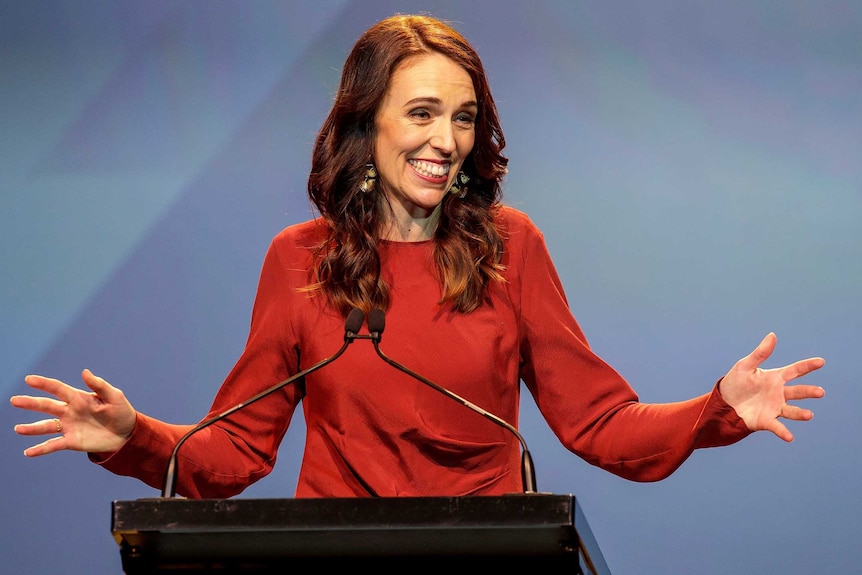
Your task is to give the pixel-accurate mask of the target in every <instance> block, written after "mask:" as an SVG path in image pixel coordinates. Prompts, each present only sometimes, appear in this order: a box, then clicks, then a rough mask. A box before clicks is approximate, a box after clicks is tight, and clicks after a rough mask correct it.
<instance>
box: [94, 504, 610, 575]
mask: <svg viewBox="0 0 862 575" xmlns="http://www.w3.org/2000/svg"><path fill="white" fill-rule="evenodd" d="M111 530H112V532H113V535H114V538H115V539H116V540H117V543H118V544H119V546H120V555H121V559H122V564H123V571H124V572H125V573H126V574H127V575H139V574H146V573H168V572H170V573H179V572H182V573H240V572H241V573H257V574H264V573H265V574H274V573H288V572H290V571H291V570H295V569H296V568H298V567H312V568H317V567H320V568H323V567H350V568H357V567H370V568H372V569H375V570H376V571H377V572H378V573H379V572H393V573H394V572H396V570H397V571H398V572H404V570H405V569H416V568H428V567H438V568H444V569H447V570H448V571H450V572H453V571H454V572H458V571H464V572H466V570H467V569H470V570H471V571H472V570H473V569H487V568H499V567H506V568H520V567H534V568H542V569H546V568H549V567H550V568H552V569H554V571H545V573H554V572H562V573H576V574H583V575H608V574H609V570H608V568H607V565H606V563H605V561H604V558H603V557H602V554H601V552H600V550H599V548H598V546H597V544H596V541H595V539H594V538H593V535H592V533H591V531H590V528H589V526H588V525H587V522H586V518H585V517H584V515H583V513H582V512H581V509H580V506H579V505H578V504H577V501H576V500H575V498H574V496H572V495H553V494H543V493H533V494H513V495H503V496H499V497H488V496H476V497H392V498H390V497H386V498H350V499H347V498H334V499H241V498H238V499H203V500H191V499H183V498H160V499H137V500H132V501H114V502H113V516H112V526H111ZM446 575H448V574H446Z"/></svg>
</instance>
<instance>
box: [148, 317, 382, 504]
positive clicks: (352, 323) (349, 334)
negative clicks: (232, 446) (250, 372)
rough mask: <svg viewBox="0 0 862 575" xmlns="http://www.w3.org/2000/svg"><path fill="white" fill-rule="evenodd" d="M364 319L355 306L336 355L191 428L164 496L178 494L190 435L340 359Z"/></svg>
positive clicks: (170, 462)
mask: <svg viewBox="0 0 862 575" xmlns="http://www.w3.org/2000/svg"><path fill="white" fill-rule="evenodd" d="M364 319H365V314H364V313H363V312H362V310H361V309H359V308H353V309H352V310H350V313H349V314H348V315H347V320H346V321H345V322H344V344H343V345H342V346H341V349H339V350H338V351H337V352H335V354H334V355H331V356H329V357H327V358H326V359H323V360H321V361H319V362H317V363H316V364H314V365H312V366H311V367H309V368H307V369H304V370H302V371H300V372H298V373H295V374H293V375H292V376H290V377H288V378H287V379H285V380H283V381H281V382H279V383H277V384H275V385H273V386H272V387H270V388H268V389H265V390H263V391H261V392H260V393H258V394H257V395H255V396H254V397H251V398H250V399H247V400H246V401H244V402H242V403H239V404H237V405H234V406H233V407H231V408H230V409H228V410H226V411H223V412H221V413H219V414H218V415H215V416H213V417H211V418H209V419H207V420H204V421H202V422H200V423H198V424H197V425H196V426H195V427H193V428H192V429H191V430H189V432H188V433H186V434H185V435H184V436H183V437H182V438H181V439H180V440H179V441H178V442H177V444H176V445H175V446H174V450H173V452H172V453H171V457H170V459H168V467H167V469H166V470H165V482H164V486H163V488H162V497H165V498H170V497H174V495H175V494H176V489H177V453H179V450H180V447H182V445H183V444H184V443H185V442H186V440H187V439H188V438H189V437H191V436H192V435H194V434H195V433H197V432H198V431H200V430H201V429H204V428H205V427H209V426H210V425H212V424H213V423H216V422H218V421H221V420H222V419H224V418H225V417H227V416H229V415H231V414H232V413H234V412H236V411H239V410H240V409H242V408H243V407H245V406H247V405H250V404H252V403H254V402H255V401H257V400H259V399H263V398H264V397H266V396H267V395H269V394H271V393H274V392H276V391H278V390H279V389H281V388H283V387H285V386H286V385H290V384H291V383H293V382H294V381H296V380H297V379H300V378H302V377H305V376H306V375H308V374H309V373H311V372H312V371H316V370H318V369H320V368H321V367H323V366H324V365H326V364H328V363H331V362H333V361H335V360H336V359H338V357H339V356H340V355H341V354H342V353H344V351H345V350H346V349H347V346H348V345H350V344H351V343H353V340H354V339H356V338H357V337H358V336H357V332H359V329H360V328H361V327H362V322H363V321H364Z"/></svg>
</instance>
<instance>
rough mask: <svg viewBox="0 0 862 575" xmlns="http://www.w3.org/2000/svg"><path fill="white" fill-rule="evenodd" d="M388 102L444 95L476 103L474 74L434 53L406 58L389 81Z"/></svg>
mask: <svg viewBox="0 0 862 575" xmlns="http://www.w3.org/2000/svg"><path fill="white" fill-rule="evenodd" d="M386 92H387V99H388V98H389V97H393V96H396V95H397V96H403V97H408V98H415V97H423V96H427V97H441V95H442V94H447V95H450V96H456V97H459V98H463V99H465V100H471V101H472V100H475V99H476V91H475V89H474V88H473V79H472V78H471V77H470V74H469V73H468V72H467V70H465V69H464V68H463V67H461V65H460V64H458V63H457V62H455V61H454V60H452V59H450V58H448V57H446V56H444V55H442V54H439V53H436V52H432V53H429V54H419V55H416V56H411V57H409V58H406V59H405V60H403V61H402V62H401V63H399V64H398V66H397V67H396V68H395V71H394V72H393V73H392V77H391V78H390V80H389V88H388V89H387V91H386Z"/></svg>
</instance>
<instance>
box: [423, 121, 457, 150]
mask: <svg viewBox="0 0 862 575" xmlns="http://www.w3.org/2000/svg"><path fill="white" fill-rule="evenodd" d="M428 143H429V144H431V146H432V147H433V148H434V149H436V150H438V151H440V153H441V154H443V155H444V156H449V155H451V154H452V153H454V152H455V132H454V130H453V129H452V122H450V121H448V120H444V119H443V118H440V119H439V121H437V122H435V123H434V125H433V126H432V128H431V137H430V139H429V140H428Z"/></svg>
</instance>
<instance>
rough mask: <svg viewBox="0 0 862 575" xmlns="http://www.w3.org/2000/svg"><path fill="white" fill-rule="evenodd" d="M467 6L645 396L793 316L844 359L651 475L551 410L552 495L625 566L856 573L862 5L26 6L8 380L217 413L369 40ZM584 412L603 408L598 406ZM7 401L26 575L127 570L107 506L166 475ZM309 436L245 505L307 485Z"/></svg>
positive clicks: (12, 27)
mask: <svg viewBox="0 0 862 575" xmlns="http://www.w3.org/2000/svg"><path fill="white" fill-rule="evenodd" d="M415 11H429V12H431V13H432V14H434V15H436V16H439V17H442V18H446V19H451V20H453V21H454V22H455V23H456V26H457V28H459V29H460V30H461V31H462V32H463V33H464V34H465V35H466V36H467V37H468V38H469V39H470V40H471V41H472V42H473V43H474V45H475V47H476V48H477V49H478V51H479V53H480V55H481V56H482V57H483V58H484V61H485V64H486V67H487V72H488V75H489V78H490V81H491V86H492V89H493V91H494V94H495V98H496V99H497V102H498V105H499V109H500V114H501V118H502V123H503V128H504V131H505V134H506V137H507V140H508V144H509V145H508V147H507V149H506V153H507V155H508V156H509V157H510V158H511V163H510V172H509V175H508V177H507V179H506V181H505V195H506V200H507V201H508V202H509V203H510V204H513V205H515V206H517V207H519V208H521V209H523V210H525V211H527V212H528V213H529V214H530V215H531V216H532V217H533V218H534V220H535V221H536V222H537V223H538V224H539V225H540V226H541V228H542V229H543V230H544V231H545V233H546V235H547V240H548V244H549V247H550V250H551V253H552V255H553V256H554V258H555V261H556V263H557V265H558V268H559V271H560V274H561V276H562V278H563V281H564V284H565V286H566V290H567V293H568V296H569V298H570V301H571V306H572V310H573V312H574V313H575V315H576V317H577V318H578V319H579V321H580V322H581V324H582V326H583V328H584V330H585V331H586V333H587V336H588V338H589V339H590V342H591V343H592V345H593V347H594V348H595V349H596V350H597V351H598V352H599V353H600V354H601V355H602V356H603V357H604V358H605V359H607V360H608V361H609V362H610V363H611V364H613V365H614V366H615V367H617V369H618V370H619V371H620V372H621V373H622V374H623V375H624V376H625V377H627V378H628V379H629V381H631V383H632V384H633V385H634V387H635V388H636V389H637V390H638V391H639V393H640V395H641V399H642V400H644V401H674V400H681V399H685V398H689V397H692V396H695V395H699V394H701V393H705V392H706V391H708V390H709V389H710V388H711V386H712V385H713V383H714V382H715V380H716V379H717V378H718V377H720V376H721V375H723V374H724V373H725V372H726V371H727V370H728V369H729V368H730V367H731V366H732V365H733V363H734V362H735V361H736V360H737V359H739V358H741V357H743V356H745V355H746V354H748V353H749V352H750V351H751V349H753V348H754V347H755V345H756V344H757V343H758V342H759V341H760V339H761V338H762V337H763V336H764V335H765V334H766V333H767V332H769V331H773V330H774V331H775V332H776V333H777V335H778V347H777V349H776V351H775V354H774V356H773V357H772V358H771V359H770V360H769V361H768V363H767V366H769V367H774V366H778V365H783V364H786V363H789V362H791V361H793V360H796V359H799V358H803V357H808V356H814V355H821V356H823V357H825V358H826V359H827V365H826V367H825V368H824V369H823V370H821V371H820V372H818V373H816V374H814V375H813V376H810V377H809V378H808V380H809V382H810V383H814V384H819V385H823V386H824V387H825V388H826V389H827V396H826V397H825V398H824V399H822V400H819V401H817V402H810V406H811V407H812V408H813V409H815V411H816V417H815V419H814V420H813V421H812V422H810V423H804V424H801V423H790V424H789V427H790V428H791V430H792V431H793V432H794V433H796V436H797V437H796V441H795V442H794V443H792V444H789V445H788V444H785V443H783V442H781V441H780V440H778V439H777V438H775V437H774V436H771V435H769V434H756V435H755V436H752V437H750V438H748V439H746V440H745V441H743V442H741V443H739V444H736V445H734V446H731V447H727V448H721V449H711V450H702V451H699V452H697V453H695V454H694V455H693V456H692V457H691V458H690V459H689V460H688V461H687V462H686V463H685V464H684V465H683V467H682V468H681V469H679V470H678V471H677V472H676V473H675V474H674V475H673V476H672V477H670V478H669V479H667V480H665V481H662V482H659V483H653V484H637V483H631V482H627V481H624V480H622V479H619V478H617V477H615V476H612V475H610V474H608V473H606V472H604V471H601V470H599V469H596V468H593V467H591V466H589V465H587V464H586V463H584V462H583V461H581V460H580V459H578V458H577V457H575V456H574V455H571V454H569V453H568V452H566V451H565V450H563V449H562V448H561V447H560V445H559V444H558V442H557V441H556V439H555V438H554V437H553V436H552V435H551V434H550V432H549V431H548V430H547V428H546V426H545V424H544V423H543V422H542V421H541V419H540V418H539V417H538V416H537V414H536V411H535V407H534V406H533V404H532V400H531V399H530V398H529V396H528V395H525V400H524V405H523V420H522V422H521V430H522V433H523V435H524V436H525V438H526V440H527V443H528V445H529V447H530V450H531V452H532V453H533V457H534V459H535V462H536V468H537V475H538V486H539V489H540V490H543V491H552V492H556V493H574V494H575V495H576V496H577V497H578V498H579V500H580V502H581V505H582V507H583V509H584V512H585V514H586V516H587V519H588V521H589V524H590V526H591V528H592V530H593V532H594V534H595V536H596V538H597V540H598V542H599V544H600V546H601V548H602V550H603V552H604V554H605V557H606V560H607V562H608V564H609V566H610V568H611V569H612V571H613V572H614V573H615V575H630V574H635V573H663V572H667V573H699V574H707V575H709V574H716V575H717V574H724V573H729V572H732V573H782V574H796V573H798V574H801V573H850V572H855V571H857V570H858V565H859V564H860V559H862V551H860V548H859V542H858V538H859V534H860V533H862V528H860V527H862V525H860V511H862V499H860V483H862V481H860V479H862V462H860V455H859V451H860V450H859V447H860V437H862V434H860V431H862V429H860V427H862V426H860V423H859V417H858V406H859V405H860V404H862V392H860V389H859V385H858V377H857V376H856V375H854V374H856V373H857V372H856V371H855V366H856V364H857V363H856V362H857V360H856V359H854V357H856V358H857V359H858V357H859V353H860V352H859V348H860V344H862V337H860V336H862V330H860V311H862V309H860V303H862V296H860V293H862V292H860V283H862V260H860V253H862V250H860V248H862V226H860V225H859V221H858V220H859V217H860V215H862V209H860V208H862V162H860V159H859V158H860V151H862V97H860V94H862V5H860V4H859V3H858V2H853V1H851V0H847V1H835V0H825V1H820V2H805V1H802V0H787V1H778V0H776V1H739V0H731V1H715V2H691V1H688V2H686V1H675V0H657V1H654V2H649V3H638V2H631V1H629V2H626V1H621V0H615V1H606V2H569V1H556V2H553V1H545V2H541V1H537V2H520V1H517V2H515V1H511V2H508V1H489V0H478V1H471V2H455V1H452V2H446V1H435V0H428V1H424V2H414V1H398V2H394V1H393V2H388V1H363V2H350V1H333V0H327V1H321V0H318V1H316V2H314V3H303V2H274V1H263V0H257V1H248V2H238V1H227V0H221V1H184V2H176V1H170V2H168V1H147V2H144V1H125V2H107V1H98V0H89V1H82V2H61V1H54V2H51V1H41V0H40V1H29V2H24V1H20V2H15V1H9V0H0V230H2V232H0V233H2V238H3V241H2V243H0V246H2V247H0V269H2V270H3V273H2V274H0V313H2V316H0V319H2V332H0V334H1V335H0V337H2V340H0V365H2V375H0V389H2V392H3V394H4V395H6V396H9V395H12V394H17V393H22V392H26V386H25V385H24V384H23V377H24V375H25V374H27V373H42V374H45V375H50V376H54V377H59V378H61V379H64V380H65V381H67V382H69V383H72V384H74V385H80V372H81V370H82V369H83V368H85V367H89V368H91V369H93V370H94V371H95V372H96V373H98V374H99V375H102V376H103V377H105V378H106V379H108V380H109V381H111V382H112V383H114V384H115V385H117V386H119V387H121V388H122V389H123V390H124V391H125V392H126V394H127V396H128V397H129V398H130V400H131V401H132V403H133V404H134V405H135V406H136V407H137V408H138V409H140V410H141V411H143V412H145V413H149V414H151V415H154V416H157V417H159V418H162V419H165V420H168V421H172V422H184V423H185V422H192V421H196V420H197V419H199V418H200V417H202V416H203V415H204V414H205V412H206V409H207V407H208V406H209V403H210V400H211V399H212V397H213V395H214V394H215V392H216V389H217V388H218V386H219V384H220V383H221V380H222V378H223V377H224V376H225V375H226V374H227V372H228V370H229V369H230V367H231V366H232V364H233V362H234V361H235V359H236V358H237V357H238V355H239V353H240V351H241V349H242V346H243V343H244V341H245V337H246V334H247V328H248V320H249V314H250V310H251V304H252V299H253V295H254V290H255V286H256V282H257V277H258V272H259V270H260V265H261V263H262V261H263V254H264V251H265V249H266V247H267V244H268V242H269V240H270V238H271V237H272V236H273V235H274V234H275V233H276V232H278V230H280V229H281V228H282V227H284V226H286V225H288V224H291V223H294V222H298V221H301V220H305V219H307V218H308V217H309V215H310V210H309V206H308V202H307V200H306V197H305V183H306V176H307V172H308V168H309V164H310V150H311V143H312V141H313V139H314V136H315V134H316V131H317V129H318V128H319V126H320V124H321V122H322V121H323V119H324V117H325V115H326V112H327V110H328V107H329V105H330V103H331V101H332V96H333V92H334V90H335V88H336V85H337V81H338V76H339V71H340V67H341V64H342V62H343V60H344V58H345V56H346V55H347V52H348V50H349V48H350V46H351V45H352V44H353V42H354V41H355V40H356V38H357V37H358V36H359V35H360V33H361V32H362V31H363V30H364V29H365V28H366V27H367V26H369V25H370V24H372V23H373V22H374V21H376V20H378V19H380V18H382V17H385V16H389V15H392V14H394V13H396V12H415ZM572 416H573V417H577V414H572ZM33 418H34V417H32V416H31V415H29V414H27V413H24V412H20V411H17V410H14V409H12V408H11V407H10V406H9V405H8V402H3V405H2V407H0V420H2V424H3V428H4V429H5V432H4V436H3V441H2V442H0V469H2V472H3V489H2V495H0V517H2V518H3V521H2V522H0V551H2V557H3V564H2V566H0V570H2V571H3V572H4V573H16V574H18V573H22V574H23V573H35V574H41V573H46V574H47V573H51V574H54V573H71V574H87V575H100V574H116V573H119V572H120V570H121V567H120V558H119V552H118V550H117V547H116V543H115V542H114V541H113V539H112V537H111V534H110V505H111V501H113V500H118V499H133V498H138V497H153V496H157V495H158V491H157V490H154V489H151V488H149V487H146V486H144V485H143V484H141V483H139V482H137V481H135V480H132V479H129V478H123V477H117V476H114V475H111V474H110V473H107V472H105V471H104V470H102V469H100V468H98V467H96V466H94V465H92V464H90V463H89V462H88V461H87V460H86V457H85V456H84V455H83V454H81V453H60V454H56V455H53V456H50V457H45V458H37V459H33V460H30V459H26V458H24V456H23V455H21V452H22V451H23V449H24V448H25V447H27V446H28V445H31V444H32V443H33V442H34V441H33V440H32V439H28V438H22V437H18V436H17V435H16V434H14V433H13V432H12V426H13V425H14V424H15V423H18V422H23V421H31V420H32V419H33ZM303 440H304V435H303V428H302V421H301V420H300V421H297V423H296V425H295V426H294V427H293V428H292V430H291V431H290V432H289V433H288V437H287V439H286V440H285V443H284V444H283V446H282V451H281V458H280V459H279V462H278V465H277V467H276V470H275V471H274V472H273V474H272V475H271V476H269V477H267V478H265V479H264V480H262V481H261V482H259V483H258V484H257V485H255V486H253V487H252V488H250V489H249V490H248V491H247V492H246V493H244V494H243V495H242V496H243V497H289V496H290V495H291V494H292V493H293V489H294V484H295V480H296V474H297V463H298V461H299V454H300V451H301V448H302V444H303Z"/></svg>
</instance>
